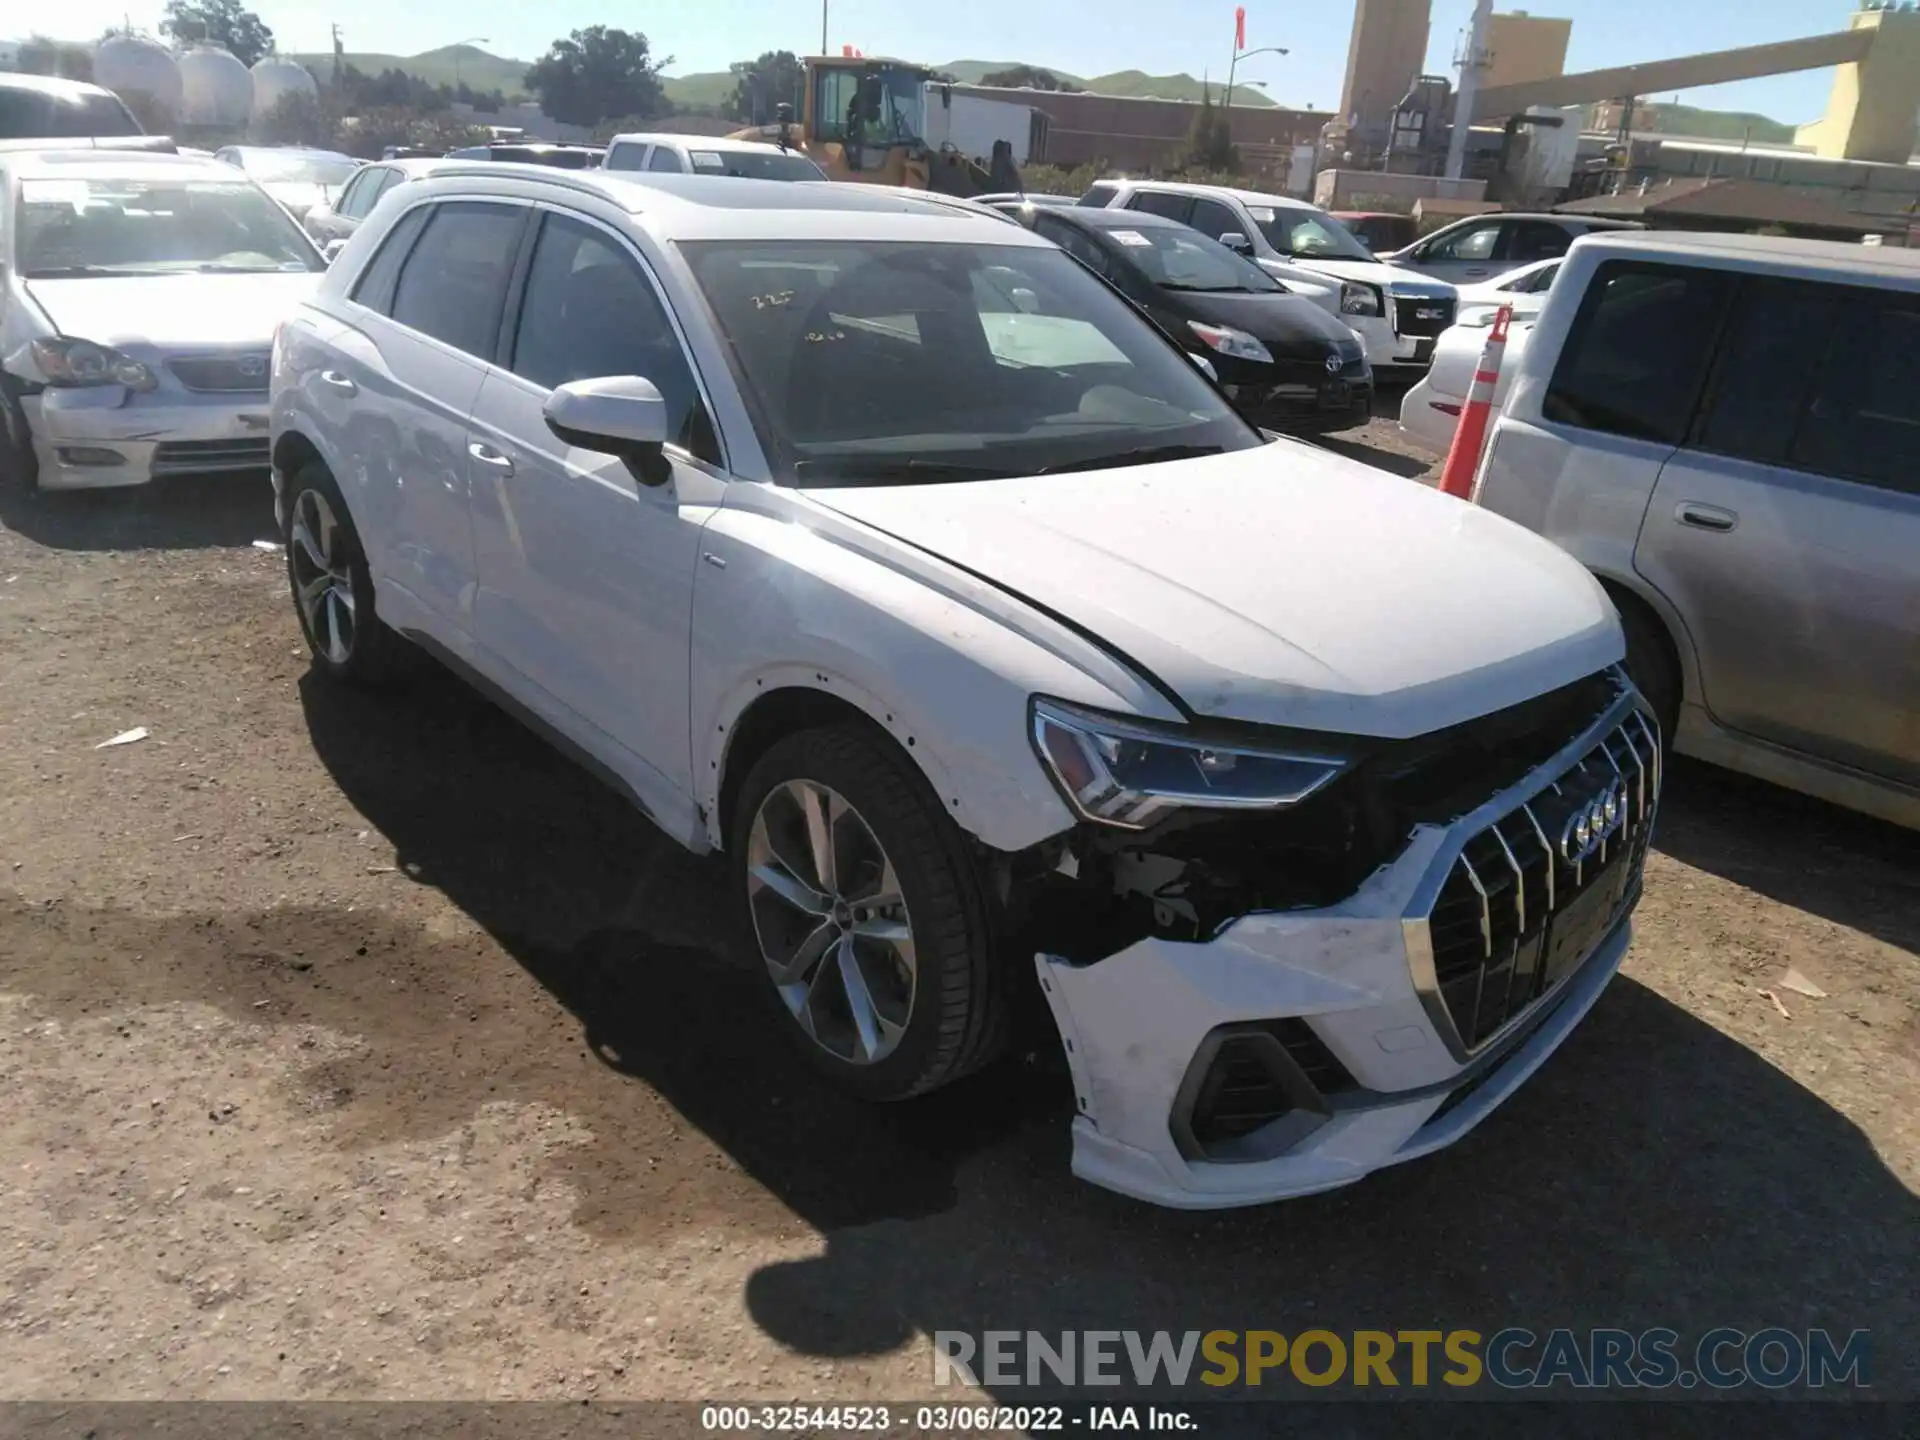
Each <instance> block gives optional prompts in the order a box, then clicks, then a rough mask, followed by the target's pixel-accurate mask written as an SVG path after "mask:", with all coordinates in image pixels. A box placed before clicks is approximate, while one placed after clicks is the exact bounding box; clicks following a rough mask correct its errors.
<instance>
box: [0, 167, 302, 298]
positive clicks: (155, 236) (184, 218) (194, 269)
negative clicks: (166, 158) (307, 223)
mask: <svg viewBox="0 0 1920 1440" xmlns="http://www.w3.org/2000/svg"><path fill="white" fill-rule="evenodd" d="M16 248H17V252H18V257H19V264H20V272H21V274H22V275H23V276H25V277H26V278H27V279H29V280H31V279H34V278H36V277H39V278H43V279H44V278H51V277H53V276H60V275H91V274H101V275H164V274H191V273H204V274H228V273H256V272H265V271H273V270H321V269H324V268H326V267H325V264H324V262H322V260H321V259H320V256H319V254H318V252H316V251H315V250H314V248H313V244H312V242H311V241H309V240H308V239H307V237H306V235H305V233H304V232H303V231H302V230H301V229H300V227H299V225H298V224H296V223H295V222H294V220H293V219H292V218H291V217H290V216H288V214H287V212H286V211H284V210H282V209H281V208H280V207H279V206H278V205H276V204H274V203H273V201H271V200H269V199H268V198H267V197H266V196H265V195H264V194H262V193H261V192H260V190H259V189H258V188H257V187H256V186H254V185H251V184H249V183H247V182H246V181H245V180H243V179H241V178H240V177H239V176H237V175H236V176H235V177H234V178H233V179H232V180H231V181H227V180H214V181H208V180H154V179H126V180H117V179H116V180H26V181H23V182H21V185H20V212H19V215H18V217H17V220H16Z"/></svg>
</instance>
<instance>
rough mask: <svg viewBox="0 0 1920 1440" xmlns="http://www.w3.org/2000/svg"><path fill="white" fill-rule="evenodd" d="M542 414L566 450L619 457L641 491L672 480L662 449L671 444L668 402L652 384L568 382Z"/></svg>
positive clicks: (634, 379)
mask: <svg viewBox="0 0 1920 1440" xmlns="http://www.w3.org/2000/svg"><path fill="white" fill-rule="evenodd" d="M540 413H541V414H542V415H543V416H544V417H545V418H546V422H547V428H548V429H549V430H551V431H552V432H553V433H554V435H555V436H556V437H557V438H558V439H559V440H561V441H562V442H563V443H564V444H567V445H572V446H574V447H575V448H577V449H580V450H597V451H599V452H600V453H601V454H603V455H615V456H618V457H619V458H620V459H622V460H624V461H626V463H627V469H628V470H630V471H631V472H632V473H633V478H634V479H636V480H638V481H639V482H640V483H641V484H642V485H664V484H666V482H667V481H668V480H670V479H671V478H672V477H673V470H672V467H671V466H670V465H669V464H668V463H667V457H666V455H665V453H663V451H662V450H661V448H660V447H661V446H663V445H665V444H666V443H667V402H666V401H665V400H663V399H661V398H660V391H659V390H658V389H657V388H655V386H654V383H653V382H652V381H651V380H646V379H643V378H641V377H640V376H638V375H602V376H600V377H598V378H596V379H592V380H569V381H568V382H567V383H566V384H564V385H562V386H560V387H559V388H558V389H557V390H555V391H554V392H553V393H552V394H551V395H549V396H548V397H547V403H546V404H545V405H542V406H541V407H540Z"/></svg>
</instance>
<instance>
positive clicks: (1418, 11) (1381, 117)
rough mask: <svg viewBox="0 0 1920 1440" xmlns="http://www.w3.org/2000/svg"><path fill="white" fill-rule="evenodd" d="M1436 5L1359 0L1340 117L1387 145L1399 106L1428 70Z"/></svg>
mask: <svg viewBox="0 0 1920 1440" xmlns="http://www.w3.org/2000/svg"><path fill="white" fill-rule="evenodd" d="M1430 3H1431V0H1355V3H1354V7H1353V38H1352V40H1351V41H1350V42H1349V43H1348V46H1347V74H1346V80H1345V82H1344V83H1343V84H1342V85H1341V87H1340V117H1339V118H1341V119H1342V120H1346V121H1349V122H1350V123H1352V124H1353V126H1354V128H1355V129H1356V130H1358V131H1360V132H1361V134H1363V135H1365V136H1367V138H1368V140H1369V143H1375V142H1384V140H1385V139H1386V131H1387V127H1388V125H1389V124H1391V122H1392V119H1393V111H1394V107H1395V106H1396V105H1398V104H1399V103H1400V101H1401V99H1402V97H1404V96H1405V95H1406V93H1407V91H1408V89H1409V88H1410V87H1411V86H1412V85H1413V81H1414V77H1415V76H1416V75H1418V74H1419V73H1420V72H1421V70H1422V69H1423V68H1424V67H1425V65H1426V59H1427V9H1428V6H1429V5H1430Z"/></svg>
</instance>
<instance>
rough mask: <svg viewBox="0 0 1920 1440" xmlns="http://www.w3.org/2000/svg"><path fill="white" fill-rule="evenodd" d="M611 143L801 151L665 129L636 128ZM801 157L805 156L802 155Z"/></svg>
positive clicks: (763, 142) (767, 142) (764, 142)
mask: <svg viewBox="0 0 1920 1440" xmlns="http://www.w3.org/2000/svg"><path fill="white" fill-rule="evenodd" d="M607 144H608V145H609V146H613V145H684V146H685V147H687V148H688V149H690V150H746V151H766V152H768V153H771V154H774V155H799V154H800V153H801V152H800V151H799V150H798V149H797V148H795V147H792V146H789V147H787V148H786V149H784V150H783V149H781V148H780V146H778V145H775V144H774V143H773V142H772V141H770V140H735V139H732V138H731V137H727V136H717V135H673V134H668V133H667V132H665V131H652V130H637V131H634V132H633V133H632V134H629V135H616V136H614V137H613V139H611V140H609V141H608V142H607ZM802 158H805V157H804V156H802Z"/></svg>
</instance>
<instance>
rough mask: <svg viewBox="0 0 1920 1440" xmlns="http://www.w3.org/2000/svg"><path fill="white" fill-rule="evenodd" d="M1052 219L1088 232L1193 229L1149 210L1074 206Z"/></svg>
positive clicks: (1180, 221) (1185, 223)
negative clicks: (1083, 227) (1084, 228)
mask: <svg viewBox="0 0 1920 1440" xmlns="http://www.w3.org/2000/svg"><path fill="white" fill-rule="evenodd" d="M1054 218H1055V219H1056V220H1064V221H1066V222H1067V223H1068V224H1069V225H1083V226H1085V227H1086V228H1087V229H1089V230H1192V229H1193V227H1192V226H1191V225H1189V224H1187V222H1186V221H1184V220H1175V219H1173V218H1172V217H1171V216H1167V215H1155V214H1154V213H1153V212H1152V211H1151V210H1107V209H1102V208H1096V207H1094V206H1091V205H1076V206H1074V207H1073V208H1072V209H1071V210H1066V211H1062V212H1061V213H1059V214H1056V215H1055V216H1054ZM1196 233H1197V232H1196Z"/></svg>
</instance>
